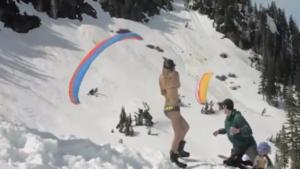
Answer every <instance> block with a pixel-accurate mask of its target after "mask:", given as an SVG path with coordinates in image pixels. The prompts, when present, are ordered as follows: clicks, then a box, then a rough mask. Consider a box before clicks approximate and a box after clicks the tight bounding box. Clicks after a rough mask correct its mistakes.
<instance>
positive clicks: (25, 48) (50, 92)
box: [0, 0, 285, 168]
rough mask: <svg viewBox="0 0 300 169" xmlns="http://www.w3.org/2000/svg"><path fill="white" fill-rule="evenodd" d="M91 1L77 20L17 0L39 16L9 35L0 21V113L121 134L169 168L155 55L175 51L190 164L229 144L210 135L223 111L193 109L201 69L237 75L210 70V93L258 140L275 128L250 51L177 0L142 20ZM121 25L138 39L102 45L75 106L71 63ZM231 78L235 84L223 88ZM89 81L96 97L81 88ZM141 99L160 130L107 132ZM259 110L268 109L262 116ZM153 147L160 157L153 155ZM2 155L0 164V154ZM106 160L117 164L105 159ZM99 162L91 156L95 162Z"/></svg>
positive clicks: (97, 134)
mask: <svg viewBox="0 0 300 169" xmlns="http://www.w3.org/2000/svg"><path fill="white" fill-rule="evenodd" d="M89 3H91V4H93V6H94V7H95V8H96V9H97V13H98V18H99V19H98V20H95V19H93V18H91V17H89V16H84V19H83V22H79V21H73V20H68V19H58V20H54V19H50V18H48V17H47V16H46V14H44V13H39V12H36V11H35V10H33V9H32V7H30V6H29V5H26V4H23V3H21V4H19V5H20V7H21V8H22V10H24V11H26V12H27V13H28V14H35V15H38V16H39V17H41V18H42V22H43V23H42V26H41V27H40V28H38V29H35V30H32V31H30V32H29V33H28V34H17V33H15V32H13V31H12V30H10V29H6V28H3V25H0V26H1V27H0V29H1V31H0V46H1V47H0V71H1V73H0V88H1V90H0V113H1V114H2V115H3V116H4V117H5V119H8V121H12V122H16V123H17V124H19V123H22V124H24V125H26V126H28V127H29V128H34V129H36V130H38V131H45V132H50V133H55V135H56V137H55V139H54V140H56V141H57V142H60V141H59V140H60V139H59V138H64V137H66V136H69V135H75V136H76V138H82V139H84V140H91V141H92V142H93V144H95V145H99V147H102V146H101V145H103V144H105V145H110V144H112V145H113V144H116V143H117V142H118V141H119V140H120V139H123V140H124V145H126V146H128V148H129V149H130V150H129V151H130V152H140V153H147V152H150V153H149V155H148V157H149V158H150V161H147V162H148V163H151V164H152V165H153V166H155V165H156V163H154V162H152V161H156V162H157V161H158V160H162V161H159V162H157V163H161V164H163V165H167V166H169V163H167V162H164V161H163V160H166V159H167V158H168V157H167V156H168V151H169V148H170V147H169V145H170V142H171V139H172V129H171V126H170V123H169V121H168V119H167V118H166V117H165V116H164V114H163V112H162V107H163V102H164V100H163V97H162V96H160V92H159V86H158V77H159V74H160V71H161V68H162V62H163V59H162V56H165V57H169V58H172V59H174V61H175V63H176V65H177V67H176V68H177V70H178V72H179V74H180V78H181V84H182V86H181V89H180V94H181V95H184V98H183V101H184V102H185V103H190V104H191V107H190V108H183V109H182V114H183V116H185V117H186V119H187V121H188V122H189V124H190V131H189V133H188V135H187V138H186V140H187V149H189V150H190V151H191V153H192V158H191V159H192V160H190V161H191V162H190V163H191V164H190V165H191V166H193V167H194V168H208V166H207V165H204V166H203V163H208V164H218V163H220V161H221V160H220V159H218V158H217V154H228V153H229V152H230V148H231V145H230V143H229V141H228V140H227V139H226V136H218V137H213V136H212V132H213V131H214V130H216V129H218V128H221V127H223V123H224V122H223V121H224V118H225V115H224V114H223V113H222V112H218V113H217V114H215V115H203V114H201V113H200V110H201V108H202V107H201V106H200V105H199V104H198V103H197V101H196V99H195V89H196V85H197V82H198V80H199V77H201V75H202V74H203V73H204V72H207V71H212V72H214V75H223V74H224V75H228V73H235V74H236V75H237V78H229V79H227V80H226V81H225V82H221V81H219V80H217V79H216V78H215V77H214V78H212V80H211V81H210V86H209V92H208V97H209V99H210V100H213V101H215V102H216V101H220V100H223V99H225V98H226V97H229V98H232V99H233V100H234V101H235V103H236V107H237V109H238V110H240V111H241V112H242V113H243V114H244V116H245V117H246V118H247V120H248V121H249V123H250V124H251V126H252V129H253V131H254V136H255V137H256V140H257V142H260V141H264V140H266V139H267V138H269V137H270V136H272V135H274V134H275V133H276V132H277V131H278V130H279V129H280V128H281V125H282V123H283V122H284V120H285V117H284V113H283V112H282V111H281V110H278V109H275V108H273V107H270V106H268V105H267V103H266V102H265V101H264V100H263V98H262V96H261V95H258V94H257V91H258V84H259V75H260V73H259V72H258V71H256V70H255V69H253V68H251V67H250V61H249V59H248V57H249V56H251V51H243V50H240V49H238V48H237V47H236V46H235V45H234V44H233V43H232V42H231V41H230V40H228V39H223V38H222V37H223V35H222V34H220V33H218V32H216V31H215V30H214V28H213V27H212V21H211V20H210V19H208V18H207V17H206V16H204V15H201V14H199V13H197V12H195V11H186V10H184V7H183V2H181V1H179V0H175V2H174V7H175V10H174V11H172V12H165V11H162V14H161V15H160V16H154V17H153V18H152V19H151V20H150V22H149V23H146V24H142V23H136V22H133V21H128V20H124V19H116V18H111V17H110V16H109V15H108V14H107V13H105V12H103V11H102V10H101V8H100V6H99V5H98V4H97V3H96V2H94V1H92V0H90V1H89ZM187 22H188V28H185V24H186V23H187ZM120 28H127V29H130V30H132V31H133V32H136V33H138V34H140V35H141V36H142V37H143V38H144V40H143V41H135V40H128V41H124V42H119V43H117V44H115V45H114V46H112V47H110V48H108V49H107V50H105V51H104V52H103V53H102V54H101V56H100V57H99V58H98V59H96V60H95V62H94V63H93V64H92V66H91V67H90V69H89V71H88V72H87V74H86V76H85V78H84V80H83V83H82V85H81V89H80V93H79V97H80V100H81V104H80V105H73V104H72V103H71V102H70V100H69V98H68V84H69V80H70V78H71V76H72V74H73V72H74V70H75V68H76V67H77V65H78V64H79V62H80V60H81V59H82V58H83V57H84V56H85V55H86V54H87V52H88V51H89V50H90V49H91V48H92V47H93V46H94V45H95V44H96V43H98V42H100V41H101V40H102V39H105V38H107V37H109V36H111V35H113V34H114V33H113V31H114V32H115V31H117V30H118V29H120ZM148 44H152V45H155V46H159V47H160V48H162V49H163V50H164V52H163V53H161V52H158V51H156V50H153V49H150V48H148V47H146V45H148ZM223 52H225V53H227V54H228V56H229V57H228V58H227V59H223V58H221V57H220V56H219V55H220V53H223ZM238 85H239V86H241V88H239V89H237V90H232V89H230V87H232V86H238ZM95 87H98V89H99V92H100V93H102V94H103V96H100V97H91V96H87V93H88V91H89V90H90V89H91V88H95ZM143 101H146V102H147V103H148V104H149V105H150V107H151V110H150V113H151V114H152V115H153V117H154V121H155V125H154V128H153V133H157V134H158V136H149V135H147V130H146V129H145V128H144V127H135V128H134V129H135V130H136V131H137V136H135V137H125V136H123V135H121V134H119V133H116V132H115V133H111V130H112V129H113V128H115V126H116V124H117V123H118V120H119V119H118V118H119V113H120V111H121V107H122V106H125V110H126V112H128V113H131V114H132V115H133V114H134V112H136V111H137V109H138V108H141V107H142V102H143ZM263 108H266V110H267V113H266V116H263V117H262V116H260V112H261V111H262V109H263ZM5 121H6V120H5ZM38 136H39V135H38ZM57 137H59V138H57ZM0 143H1V142H0ZM95 147H96V146H95ZM79 149H80V148H79ZM80 150H81V149H80ZM80 150H78V151H80ZM108 151H115V149H114V148H111V149H109V150H108ZM151 153H152V154H151ZM137 154H138V153H137ZM155 154H161V155H159V156H162V157H161V158H158V159H155V158H154V156H155ZM99 156H101V153H100V155H99ZM137 156H138V155H137ZM95 158H96V157H95ZM76 160H77V159H75V161H76ZM134 160H137V161H138V160H139V158H135V157H133V160H132V161H134ZM151 160H152V161H151ZM0 161H4V162H8V161H7V160H6V159H5V158H2V159H1V160H0ZM78 161H80V159H78ZM124 161H125V160H124ZM106 162H108V163H109V164H110V165H112V166H115V168H118V167H119V166H118V164H114V163H113V162H112V161H106ZM99 163H100V162H99ZM25 164H27V163H26V162H24V165H25ZM95 165H96V164H95ZM139 165H140V164H139ZM55 167H57V168H59V167H62V166H55ZM105 167H106V166H102V164H101V165H100V164H99V168H105ZM29 168H30V167H29ZM107 168H109V167H107ZM112 168H114V167H112ZM134 168H136V166H135V167H134ZM150 168H151V167H150ZM153 168H155V167H153ZM165 168H167V167H165ZM212 168H220V166H216V167H214V166H212Z"/></svg>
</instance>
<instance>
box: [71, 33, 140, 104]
mask: <svg viewBox="0 0 300 169" xmlns="http://www.w3.org/2000/svg"><path fill="white" fill-rule="evenodd" d="M126 39H136V40H142V39H143V38H142V37H141V36H140V35H138V34H136V33H134V32H130V31H129V30H126V31H125V30H123V31H120V33H118V34H116V35H114V36H112V37H109V38H107V39H105V40H103V41H102V42H100V43H99V44H97V45H96V46H95V47H94V48H93V49H92V50H91V51H90V52H89V53H88V54H87V55H86V56H85V57H84V58H83V59H82V61H81V62H80V64H79V65H78V66H77V68H76V70H75V72H74V73H73V76H72V78H71V80H70V83H69V97H70V100H71V102H72V103H74V104H79V103H80V101H79V96H78V92H79V88H80V85H81V82H82V80H83V78H84V75H85V74H86V72H87V70H88V69H89V67H90V65H91V64H92V63H93V61H94V60H95V59H96V58H97V57H98V56H99V55H100V53H101V52H103V51H104V50H105V49H106V48H107V47H109V46H111V45H113V44H114V43H116V42H119V41H122V40H126Z"/></svg>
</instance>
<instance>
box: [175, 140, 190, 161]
mask: <svg viewBox="0 0 300 169" xmlns="http://www.w3.org/2000/svg"><path fill="white" fill-rule="evenodd" d="M184 145H185V141H184V140H181V141H180V143H179V145H178V155H179V157H189V156H190V153H189V152H186V151H184V150H183V149H184Z"/></svg>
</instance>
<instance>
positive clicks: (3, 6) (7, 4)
mask: <svg viewBox="0 0 300 169" xmlns="http://www.w3.org/2000/svg"><path fill="white" fill-rule="evenodd" d="M0 20H1V21H2V22H3V23H4V26H5V27H9V28H12V29H13V30H14V31H16V32H19V33H27V32H28V31H29V30H31V29H33V28H36V27H39V26H40V24H41V21H40V19H39V18H38V17H36V16H29V15H27V14H26V13H24V14H20V11H19V8H18V7H17V5H16V4H15V2H14V1H13V0H5V1H0Z"/></svg>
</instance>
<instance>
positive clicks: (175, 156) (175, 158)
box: [170, 151, 187, 168]
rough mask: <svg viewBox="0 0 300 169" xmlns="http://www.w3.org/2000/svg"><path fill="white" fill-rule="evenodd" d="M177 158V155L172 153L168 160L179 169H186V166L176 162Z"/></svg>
mask: <svg viewBox="0 0 300 169" xmlns="http://www.w3.org/2000/svg"><path fill="white" fill-rule="evenodd" d="M178 157H179V154H176V153H174V152H172V151H171V152H170V160H171V162H174V163H175V164H176V165H177V166H178V167H179V168H186V167H187V164H185V163H182V162H180V161H178Z"/></svg>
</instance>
